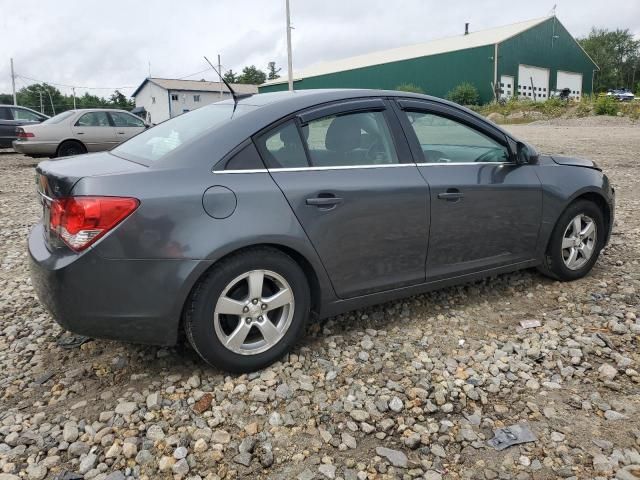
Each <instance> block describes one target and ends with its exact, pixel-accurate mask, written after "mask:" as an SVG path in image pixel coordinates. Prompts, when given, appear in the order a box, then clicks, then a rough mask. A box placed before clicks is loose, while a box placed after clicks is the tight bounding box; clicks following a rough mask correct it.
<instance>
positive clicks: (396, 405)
mask: <svg viewBox="0 0 640 480" xmlns="http://www.w3.org/2000/svg"><path fill="white" fill-rule="evenodd" d="M389 408H390V409H391V410H392V411H394V412H396V413H400V412H401V411H402V410H403V409H404V403H402V400H400V399H399V398H398V397H393V398H392V399H391V401H390V402H389Z"/></svg>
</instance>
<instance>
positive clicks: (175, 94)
mask: <svg viewBox="0 0 640 480" xmlns="http://www.w3.org/2000/svg"><path fill="white" fill-rule="evenodd" d="M171 100H173V101H174V102H177V101H178V94H177V93H172V94H171Z"/></svg>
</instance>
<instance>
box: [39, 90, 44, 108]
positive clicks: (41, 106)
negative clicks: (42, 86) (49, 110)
mask: <svg viewBox="0 0 640 480" xmlns="http://www.w3.org/2000/svg"><path fill="white" fill-rule="evenodd" d="M38 93H39V94H40V113H44V105H42V90H38Z"/></svg>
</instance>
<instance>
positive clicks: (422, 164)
mask: <svg viewBox="0 0 640 480" xmlns="http://www.w3.org/2000/svg"><path fill="white" fill-rule="evenodd" d="M416 165H417V166H418V167H439V166H445V167H452V166H455V165H517V163H515V162H420V163H416Z"/></svg>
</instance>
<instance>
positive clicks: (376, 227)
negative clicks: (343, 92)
mask: <svg viewBox="0 0 640 480" xmlns="http://www.w3.org/2000/svg"><path fill="white" fill-rule="evenodd" d="M393 122H396V123H393ZM397 129H398V125H397V120H395V119H394V117H393V116H392V115H391V114H390V112H389V111H387V109H386V104H385V102H384V101H383V100H381V99H370V100H363V101H356V102H353V101H351V102H348V103H345V104H342V105H335V104H334V105H332V106H330V107H325V108H323V109H320V110H315V111H313V112H310V113H307V114H303V115H300V116H298V117H297V118H294V119H291V120H289V121H288V122H285V123H283V124H281V125H280V126H278V127H276V128H274V129H273V130H271V131H269V132H268V133H266V134H264V135H262V136H261V137H258V138H257V139H256V141H257V144H258V148H259V150H260V151H261V153H262V155H263V157H264V158H265V162H266V164H267V165H268V167H269V171H270V173H271V175H272V177H273V179H274V180H275V181H276V183H277V184H278V185H279V187H280V188H281V190H282V191H283V192H284V195H285V196H286V198H287V200H288V202H289V204H290V205H291V208H292V209H293V211H294V212H295V214H296V216H297V218H298V220H299V221H300V223H301V225H302V227H303V228H304V230H305V232H306V233H307V236H308V237H309V240H310V241H311V243H312V244H313V246H314V248H315V249H316V251H317V252H318V254H319V256H320V258H321V259H322V262H323V264H324V266H325V268H326V270H327V273H328V275H329V277H330V279H331V282H332V284H333V287H334V289H335V292H336V294H337V295H338V296H339V297H341V298H351V297H355V296H359V295H365V294H368V293H373V292H379V291H383V290H388V289H392V288H398V287H403V286H407V285H414V284H418V283H422V282H424V281H425V260H426V252H427V241H428V227H429V196H428V187H427V185H426V183H425V181H424V179H423V178H422V177H421V176H420V173H419V172H418V169H417V167H416V166H415V164H414V163H413V162H412V158H411V153H410V151H409V149H408V146H407V144H406V140H404V139H402V136H401V135H399V134H398V131H397Z"/></svg>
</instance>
